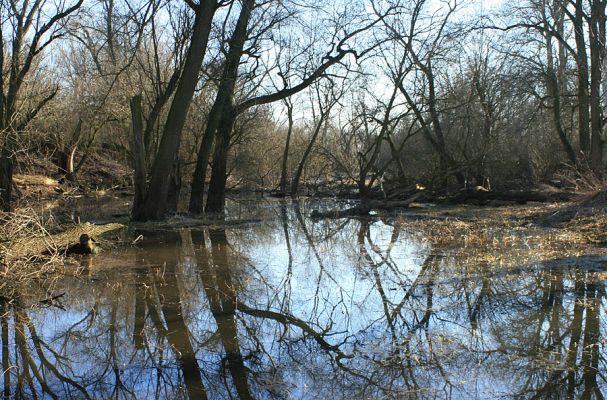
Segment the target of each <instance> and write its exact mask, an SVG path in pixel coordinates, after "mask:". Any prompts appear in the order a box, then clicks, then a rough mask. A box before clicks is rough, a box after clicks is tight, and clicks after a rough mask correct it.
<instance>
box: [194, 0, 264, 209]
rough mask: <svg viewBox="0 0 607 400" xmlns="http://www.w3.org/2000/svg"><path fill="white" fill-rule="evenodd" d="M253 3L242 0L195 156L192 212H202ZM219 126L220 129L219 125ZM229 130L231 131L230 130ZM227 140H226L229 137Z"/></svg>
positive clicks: (229, 105)
mask: <svg viewBox="0 0 607 400" xmlns="http://www.w3.org/2000/svg"><path fill="white" fill-rule="evenodd" d="M254 7H255V0H245V1H243V3H242V8H241V11H240V15H239V17H238V22H237V23H236V27H235V28H234V32H233V33H232V37H231V38H230V45H229V50H228V54H227V56H226V61H225V66H224V69H223V73H222V77H221V82H220V83H219V88H218V89H217V96H216V98H215V102H214V103H213V107H212V109H211V112H210V113H209V117H208V121H207V126H206V128H205V132H204V135H203V137H202V142H201V143H200V149H199V150H198V157H197V159H196V169H195V170H194V176H193V178H192V186H191V193H190V206H189V210H190V212H192V213H201V212H202V205H203V196H204V181H205V179H206V171H207V164H208V161H209V155H210V154H211V150H212V147H213V141H214V139H215V138H216V137H217V136H218V134H217V130H218V128H219V124H220V123H221V122H222V118H223V115H224V114H225V113H226V112H227V109H228V108H231V105H232V102H233V97H234V88H235V87H236V78H237V76H238V66H239V65H240V58H241V57H242V52H243V48H244V44H245V42H246V40H247V26H248V24H249V19H250V18H251V12H252V11H253V8H254ZM224 121H225V120H224ZM219 129H220V130H221V128H219ZM223 132H224V133H225V130H223ZM228 134H231V132H229V133H228ZM222 140H223V139H222ZM227 141H228V142H229V138H228V139H227ZM222 143H223V142H222ZM222 151H223V149H222ZM218 161H219V160H218ZM214 162H215V161H214Z"/></svg>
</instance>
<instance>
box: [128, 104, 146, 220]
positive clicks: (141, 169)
mask: <svg viewBox="0 0 607 400" xmlns="http://www.w3.org/2000/svg"><path fill="white" fill-rule="evenodd" d="M131 120H132V125H133V141H132V143H131V145H132V148H131V153H132V154H133V164H134V167H135V178H134V180H135V182H134V186H135V198H134V200H133V210H139V209H140V208H141V205H142V204H143V202H144V200H145V187H146V180H147V167H146V160H145V159H146V155H145V143H144V137H143V116H142V112H141V95H137V96H134V97H133V98H131Z"/></svg>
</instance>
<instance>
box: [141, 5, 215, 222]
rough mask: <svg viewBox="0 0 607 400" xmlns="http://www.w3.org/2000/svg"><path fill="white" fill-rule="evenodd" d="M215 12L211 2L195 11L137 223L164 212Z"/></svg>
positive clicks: (157, 217)
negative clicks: (186, 52) (182, 63)
mask: <svg viewBox="0 0 607 400" xmlns="http://www.w3.org/2000/svg"><path fill="white" fill-rule="evenodd" d="M216 9H217V4H216V3H215V1H212V0H205V1H201V3H200V5H199V6H198V9H197V10H196V17H195V20H194V27H193V33H192V39H191V42H190V48H189V50H188V54H187V57H186V60H185V64H184V67H183V72H182V73H181V77H180V79H179V83H178V85H177V89H176V90H175V95H174V97H173V101H172V103H171V108H170V110H169V113H168V115H167V120H166V122H165V125H164V129H163V134H162V138H161V140H160V145H159V147H158V154H157V155H156V159H155V160H154V165H153V167H152V174H151V179H150V185H149V187H148V190H147V192H146V198H145V201H144V204H143V206H142V207H141V209H137V210H133V215H134V216H137V219H136V220H138V221H146V220H150V219H162V218H164V217H165V215H166V213H167V210H168V195H169V189H170V181H171V174H172V173H173V172H174V170H173V165H174V162H175V155H176V154H177V153H178V152H179V147H180V145H181V137H182V131H183V126H184V123H185V119H186V116H187V113H188V110H189V108H190V104H191V102H192V97H193V95H194V90H195V88H196V83H197V82H198V75H199V73H200V67H201V66H202V61H203V59H204V55H205V53H206V49H207V43H208V40H209V33H210V31H211V25H212V22H213V15H214V14H215V10H216Z"/></svg>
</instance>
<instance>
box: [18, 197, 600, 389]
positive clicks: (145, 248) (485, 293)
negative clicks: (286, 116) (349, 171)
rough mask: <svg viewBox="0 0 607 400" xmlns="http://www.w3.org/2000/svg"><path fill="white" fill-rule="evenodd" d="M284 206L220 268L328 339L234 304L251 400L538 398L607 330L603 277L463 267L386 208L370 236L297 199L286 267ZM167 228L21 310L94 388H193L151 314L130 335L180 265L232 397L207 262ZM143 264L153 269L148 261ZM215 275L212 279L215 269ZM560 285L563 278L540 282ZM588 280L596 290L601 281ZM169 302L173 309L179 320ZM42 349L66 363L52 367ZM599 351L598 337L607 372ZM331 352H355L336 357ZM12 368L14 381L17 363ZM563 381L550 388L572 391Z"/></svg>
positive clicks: (70, 372)
mask: <svg viewBox="0 0 607 400" xmlns="http://www.w3.org/2000/svg"><path fill="white" fill-rule="evenodd" d="M276 209H277V208H276V207H265V208H264V209H263V210H264V212H266V213H267V214H266V215H265V217H264V218H263V222H259V223H253V224H249V225H246V226H241V227H235V228H229V229H227V238H228V242H229V244H230V246H229V248H230V249H231V250H234V253H230V257H231V258H230V260H231V262H232V264H231V265H230V268H229V270H227V271H228V272H229V274H228V275H230V279H231V280H232V284H233V286H232V287H233V288H236V290H237V292H238V293H237V296H238V301H239V302H241V303H242V304H244V305H245V306H247V307H250V308H252V309H255V310H260V311H267V310H269V311H272V312H274V313H275V314H279V315H282V316H284V315H286V316H288V317H290V318H294V319H297V321H299V322H301V323H305V324H306V325H307V326H308V327H309V328H311V329H314V330H315V331H316V332H317V333H321V334H322V339H323V340H324V343H327V344H328V345H329V346H334V348H333V349H331V350H326V349H323V345H322V344H321V343H320V342H319V341H316V340H315V339H314V337H313V336H312V335H310V334H309V333H306V334H305V335H304V334H303V329H302V327H301V326H299V325H297V323H294V322H292V323H290V324H288V325H289V327H288V328H285V325H284V324H282V323H278V322H277V321H276V320H274V319H272V318H266V317H260V316H255V315H250V314H247V313H246V312H242V311H237V312H236V318H235V319H231V320H232V321H236V324H237V330H238V345H239V350H240V352H241V354H242V357H243V358H244V365H245V366H246V367H247V374H248V376H247V381H248V384H249V385H250V390H251V392H252V393H253V394H254V396H255V397H259V398H285V397H292V398H345V397H352V396H354V398H398V397H402V396H404V395H405V393H406V392H407V391H409V392H411V393H416V395H419V396H421V397H430V398H434V397H439V398H443V397H453V398H493V397H497V396H505V397H530V395H532V394H533V393H535V392H536V391H538V390H540V389H541V387H542V386H544V385H546V382H549V381H550V376H551V372H553V371H555V370H558V369H559V368H560V369H561V370H563V365H564V363H565V361H564V360H565V359H566V357H567V354H568V349H569V348H570V345H571V340H570V337H571V335H572V334H573V333H572V332H575V330H576V329H578V330H580V331H581V333H580V335H579V336H580V338H581V339H580V340H581V341H583V340H590V339H584V337H585V335H586V336H589V337H592V335H593V334H594V333H596V334H597V335H599V336H600V334H601V332H603V325H604V322H603V319H602V318H603V314H602V308H601V307H599V311H600V314H599V318H600V324H599V327H598V328H596V329H597V330H598V331H597V332H593V331H592V329H595V328H592V326H590V325H588V324H587V320H588V318H587V316H588V315H589V314H588V313H589V312H590V311H589V310H590V309H591V308H590V305H591V304H590V303H588V302H591V301H594V300H593V299H596V301H598V303H597V304H600V305H603V304H604V300H603V298H604V288H603V277H602V276H601V275H597V274H596V273H590V272H587V271H584V270H583V269H582V270H581V272H580V269H579V268H573V267H567V268H554V269H547V268H545V267H542V266H539V265H534V264H529V265H527V266H523V267H521V268H519V269H515V270H512V271H510V272H501V273H495V268H494V267H495V266H493V265H492V264H491V262H487V263H485V264H482V265H481V264H475V265H472V266H470V265H467V258H466V257H467V255H466V254H465V252H464V251H458V252H454V251H452V249H450V250H449V251H444V252H441V249H440V248H438V247H434V248H433V247H432V246H431V245H430V244H429V243H428V242H427V241H425V240H423V239H422V238H421V236H420V235H419V234H417V233H415V232H410V231H408V229H407V225H406V224H403V225H402V227H401V226H399V225H394V226H391V225H388V224H387V223H386V222H382V221H381V220H379V219H377V220H372V221H371V222H370V223H369V226H368V231H367V230H366V229H365V225H364V224H365V223H364V222H361V221H358V220H350V221H344V220H327V221H321V222H317V223H312V222H310V221H308V220H306V223H305V229H303V227H302V226H301V223H300V219H298V218H297V216H296V215H295V214H294V212H293V210H292V209H291V208H289V209H288V212H287V216H288V218H289V231H288V233H289V241H290V246H291V257H292V259H291V266H290V267H289V252H288V248H287V244H286V240H285V233H284V230H283V225H282V221H281V220H280V218H278V217H279V216H280V214H279V213H278V212H276ZM241 212H243V213H246V212H247V211H246V209H245V210H243V211H241ZM361 224H362V225H361ZM205 232H207V231H205ZM207 233H208V232H207ZM360 235H362V236H360ZM170 236H171V235H169V234H167V235H165V240H164V243H162V244H161V245H155V244H154V240H155V239H148V240H150V242H148V243H147V244H143V245H142V248H141V249H135V248H127V249H121V250H117V251H113V252H110V251H108V252H105V253H102V254H101V255H99V256H97V257H96V258H95V259H94V265H93V266H92V267H91V270H90V276H84V277H81V278H66V279H65V281H64V282H61V283H59V284H58V286H57V287H55V288H54V292H61V291H65V292H66V296H65V298H64V300H63V303H64V306H65V307H66V309H67V311H63V310H59V309H57V308H35V309H31V310H28V311H27V315H28V316H29V318H30V319H31V321H32V324H33V326H34V327H35V328H36V330H37V334H38V335H39V336H40V337H41V338H42V339H43V340H44V341H45V342H46V345H47V346H48V347H45V348H44V352H45V354H46V356H47V358H48V359H49V361H51V362H53V363H55V364H57V365H58V368H59V370H60V371H61V372H62V374H64V375H65V376H67V377H70V378H71V379H74V380H75V381H77V382H79V383H80V384H81V385H84V386H86V388H87V390H89V391H91V392H92V393H93V397H96V398H106V397H110V396H114V395H115V394H114V392H113V391H114V390H115V386H116V382H117V381H118V380H120V381H121V382H122V384H123V386H124V387H125V388H126V389H125V391H124V392H121V393H123V394H125V393H126V394H128V395H136V396H137V397H140V398H149V397H156V396H159V397H162V398H174V397H183V396H185V394H184V393H185V386H184V385H183V373H182V365H181V364H180V361H179V359H178V357H177V352H176V349H175V348H173V347H172V346H169V345H168V343H167V339H166V338H165V337H164V336H163V334H159V332H158V331H157V329H156V327H155V325H154V324H153V323H152V321H151V319H150V312H151V311H150V310H149V309H147V311H146V320H145V333H146V338H147V345H148V347H147V348H145V349H136V348H135V346H134V337H133V331H134V329H135V300H134V299H135V294H134V293H135V291H136V290H137V289H138V288H139V289H141V288H144V290H145V288H147V290H148V292H146V293H152V294H153V297H154V299H155V301H156V300H158V299H161V298H162V296H164V295H163V294H161V291H162V288H161V287H160V286H158V285H159V284H158V282H160V281H153V280H151V281H150V280H149V279H151V278H150V276H151V275H154V274H156V275H155V276H162V275H163V274H170V273H171V272H170V266H171V265H175V264H176V263H177V262H178V265H177V267H176V269H175V273H176V276H177V280H176V285H177V286H176V287H169V288H168V290H170V291H172V292H162V293H165V295H166V293H174V294H176V295H177V296H179V297H178V298H179V304H180V307H181V309H182V310H183V321H184V322H185V325H186V326H187V328H188V330H189V333H190V342H191V345H192V347H193V349H194V351H195V356H196V360H197V363H198V367H199V368H200V370H201V374H202V381H203V383H204V385H205V387H206V390H207V392H208V394H209V398H227V397H229V395H228V391H229V392H230V393H232V395H233V396H235V389H234V388H233V387H232V385H233V382H232V378H231V377H230V372H229V368H228V361H226V355H225V349H224V346H223V344H222V343H223V342H222V340H224V339H225V338H223V339H222V338H221V337H220V335H219V334H218V325H217V315H215V316H214V315H213V313H212V312H211V309H210V305H209V299H208V296H207V293H206V292H205V290H204V288H203V283H202V281H201V276H200V275H199V272H200V271H201V269H200V268H201V266H200V265H199V264H200V262H204V260H205V258H204V255H203V254H204V252H203V251H201V246H202V244H201V243H200V241H199V236H200V235H197V234H196V233H195V232H194V233H192V234H190V233H189V232H188V231H183V232H181V233H180V234H179V235H175V234H173V235H172V236H173V237H172V238H171V237H170ZM192 238H194V239H192ZM309 238H313V239H314V240H313V243H312V244H313V245H312V244H311V243H310V242H309ZM360 240H362V243H363V244H362V245H361V243H360ZM524 246H526V244H524V243H523V244H521V247H524ZM207 249H209V250H210V246H209V245H208V236H207ZM231 250H230V251H231ZM504 257H505V258H507V257H508V255H507V254H505V255H504ZM142 260H144V261H142ZM165 262H166V263H167V264H166V265H164V263H165ZM142 265H143V266H144V268H141V266H142ZM163 265H164V266H163ZM150 266H156V267H160V268H159V269H154V270H153V271H154V272H151V271H152V269H150V268H149V267H150ZM135 267H139V268H135ZM167 271H168V272H167ZM217 271H218V270H215V272H216V273H217ZM206 273H213V272H212V271H211V272H206ZM205 276H206V275H205ZM580 278H583V279H584V282H585V284H584V285H582V286H580V285H578V287H577V290H582V291H583V293H582V294H581V295H578V303H577V304H579V299H580V298H581V299H582V300H583V299H586V300H584V301H586V302H587V303H588V304H587V305H586V306H585V308H584V309H583V310H582V313H581V314H579V315H581V316H582V318H581V319H580V321H582V322H581V323H578V324H577V325H576V322H575V321H576V318H575V315H574V314H575V312H576V311H575V310H576V308H575V304H576V301H575V296H576V295H575V291H576V285H575V281H576V279H578V280H579V279H580ZM142 279H143V281H142ZM146 279H147V280H146ZM213 279H215V281H213ZM213 279H211V280H210V281H212V282H215V283H216V282H217V280H216V279H219V278H217V277H216V276H215V277H213ZM142 282H143V283H142ZM154 282H156V283H154ZM167 282H168V281H167ZM555 282H561V283H562V288H560V289H558V290H547V288H548V287H551V286H550V285H554V284H555ZM589 282H590V283H589ZM593 282H594V286H597V285H598V286H599V288H597V289H596V290H595V291H593V290H594V289H591V288H592V287H594V286H592V283H593ZM207 284H208V282H207ZM580 288H581V289H580ZM224 294H225V293H224ZM579 296H581V297H579ZM43 297H44V295H41V298H43ZM228 297H229V294H228ZM222 299H223V300H222V301H223V303H222V304H223V307H226V304H227V303H226V301H227V300H226V298H222ZM555 299H556V300H555ZM550 302H551V303H550ZM158 304H159V303H158ZM555 304H557V305H559V306H558V307H556V306H554V305H555ZM584 304H586V303H584ZM155 307H157V308H158V305H156V306H155ZM397 308H398V309H399V310H400V312H395V309H397ZM165 311H166V312H168V314H163V315H164V317H163V318H165V320H166V318H171V319H172V318H177V319H179V318H178V315H176V314H175V315H172V314H170V313H171V312H173V311H170V310H169V311H167V310H165ZM386 312H387V313H388V317H387V316H386ZM299 322H298V323H299ZM555 326H558V329H556V330H555ZM10 327H11V329H12V328H13V327H14V321H13V320H11V322H10ZM325 330H326V331H325ZM27 335H28V336H29V335H30V333H29V332H27ZM30 347H32V353H31V354H32V356H33V357H34V358H35V359H37V357H38V356H37V355H36V351H35V349H34V348H33V346H31V343H30ZM585 348H592V345H590V346H589V347H588V346H586V347H585ZM49 349H54V350H55V351H57V352H58V353H59V354H62V355H63V356H65V357H67V358H66V359H65V360H61V361H62V362H59V363H57V357H55V356H54V355H53V354H52V353H51V352H50V351H49ZM112 349H114V352H113V353H112ZM336 349H337V350H336ZM603 350H604V349H603V347H602V345H601V347H600V352H599V354H600V356H601V360H600V366H601V367H604V365H603V362H604V360H603ZM338 352H342V353H343V355H344V356H346V357H344V358H339V357H337V358H336V355H337V353H338ZM348 356H352V358H348ZM13 358H14V352H13ZM582 359H583V357H582V349H581V347H580V349H579V351H578V355H577V357H576V358H575V359H574V366H575V370H576V371H577V372H576V374H575V379H576V380H575V385H576V387H577V388H579V389H576V390H578V392H576V393H578V394H579V391H580V390H583V389H581V388H584V387H585V386H584V385H586V384H587V383H586V382H588V379H586V378H584V376H583V371H585V370H586V369H584V367H583V366H582V365H581V363H582V362H583V360H582ZM274 368H276V369H274ZM114 369H116V370H114ZM159 371H162V373H160V372H159ZM46 376H47V382H48V385H49V387H50V388H51V389H52V390H54V391H56V392H57V393H60V394H62V395H66V393H73V395H74V396H75V397H78V391H77V390H74V389H73V387H71V386H70V385H69V384H66V383H61V382H60V381H59V379H57V378H54V377H53V375H52V374H47V375H46ZM564 376H565V378H564V379H565V381H566V374H565V375H564ZM12 378H13V381H12V384H13V385H14V383H15V379H16V376H15V374H13V377H12ZM600 385H602V384H599V386H600ZM566 386H567V385H566V382H565V383H562V384H560V386H559V385H557V386H556V387H555V388H553V389H552V390H553V392H554V393H561V394H563V393H565V391H566V389H564V388H566ZM36 387H37V388H38V389H40V386H39V385H37V386H36ZM26 397H27V396H26ZM125 397H129V396H125Z"/></svg>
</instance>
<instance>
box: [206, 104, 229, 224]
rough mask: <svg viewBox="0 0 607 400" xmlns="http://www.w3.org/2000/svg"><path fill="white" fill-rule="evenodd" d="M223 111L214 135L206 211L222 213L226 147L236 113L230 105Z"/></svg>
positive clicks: (225, 176) (226, 156) (224, 189)
mask: <svg viewBox="0 0 607 400" xmlns="http://www.w3.org/2000/svg"><path fill="white" fill-rule="evenodd" d="M224 111H226V112H225V114H224V117H223V119H222V122H221V124H220V127H219V129H218V130H217V135H216V137H215V153H214V154H213V168H211V181H210V182H209V193H208V195H207V205H206V207H205V211H206V212H218V213H223V211H224V209H225V201H226V179H227V175H226V173H227V170H228V149H229V147H230V136H231V134H232V128H233V127H234V121H236V114H235V113H234V109H233V108H231V107H230V110H229V111H228V110H224Z"/></svg>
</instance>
